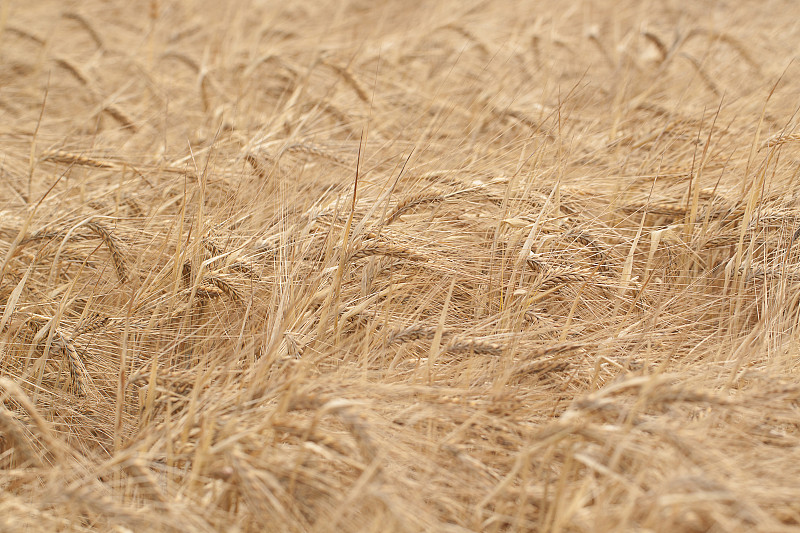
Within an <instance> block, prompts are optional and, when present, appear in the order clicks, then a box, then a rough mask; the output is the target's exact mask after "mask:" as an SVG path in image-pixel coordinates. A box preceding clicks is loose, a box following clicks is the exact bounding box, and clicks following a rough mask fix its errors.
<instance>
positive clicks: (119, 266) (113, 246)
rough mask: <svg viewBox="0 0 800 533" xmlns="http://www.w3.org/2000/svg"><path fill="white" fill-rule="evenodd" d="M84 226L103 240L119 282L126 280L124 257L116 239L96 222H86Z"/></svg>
mask: <svg viewBox="0 0 800 533" xmlns="http://www.w3.org/2000/svg"><path fill="white" fill-rule="evenodd" d="M85 226H86V228H88V229H90V230H91V231H93V232H94V233H95V234H97V236H99V237H100V238H101V239H102V240H103V243H105V245H106V248H108V250H109V251H110V252H111V260H112V261H113V262H114V268H116V270H117V277H118V278H119V280H120V281H123V282H124V281H126V280H127V279H128V274H127V266H126V264H125V255H124V254H123V253H122V249H121V248H120V246H119V242H118V241H117V239H116V237H114V235H113V234H112V233H111V231H110V230H109V229H108V228H106V227H105V226H103V225H102V224H100V223H98V222H94V221H91V222H87V223H86V224H85Z"/></svg>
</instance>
